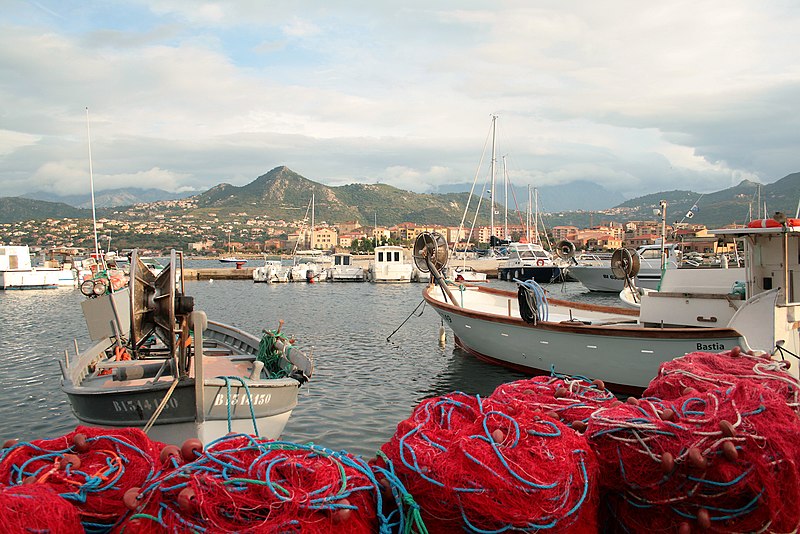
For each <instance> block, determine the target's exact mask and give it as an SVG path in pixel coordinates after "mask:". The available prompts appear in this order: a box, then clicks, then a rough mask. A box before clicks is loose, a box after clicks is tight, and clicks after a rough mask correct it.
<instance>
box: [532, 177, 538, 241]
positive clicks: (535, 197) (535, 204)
mask: <svg viewBox="0 0 800 534" xmlns="http://www.w3.org/2000/svg"><path fill="white" fill-rule="evenodd" d="M533 209H534V211H533V237H534V238H535V239H536V242H537V243H539V190H538V189H536V188H535V187H534V188H533Z"/></svg>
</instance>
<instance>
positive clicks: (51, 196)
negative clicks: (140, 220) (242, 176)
mask: <svg viewBox="0 0 800 534" xmlns="http://www.w3.org/2000/svg"><path fill="white" fill-rule="evenodd" d="M193 194H195V193H170V192H169V191H164V190H163V189H153V188H150V189H143V188H139V187H125V188H122V189H107V190H105V191H95V194H94V203H95V207H97V208H113V207H117V206H132V205H133V204H147V203H150V202H158V201H159V200H179V199H181V198H187V197H190V196H192V195H193ZM23 197H24V198H29V199H32V200H46V201H48V202H63V203H64V204H69V205H70V206H74V207H76V208H86V209H91V207H92V197H91V195H90V194H89V193H86V194H83V195H57V194H55V193H50V192H48V191H36V192H33V193H28V194H26V195H23Z"/></svg>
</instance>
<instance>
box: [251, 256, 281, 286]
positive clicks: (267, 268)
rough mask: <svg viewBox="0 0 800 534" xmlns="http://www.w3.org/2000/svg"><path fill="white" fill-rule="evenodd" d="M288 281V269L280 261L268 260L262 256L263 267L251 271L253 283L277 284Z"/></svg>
mask: <svg viewBox="0 0 800 534" xmlns="http://www.w3.org/2000/svg"><path fill="white" fill-rule="evenodd" d="M288 281H289V267H288V266H284V265H283V263H282V262H281V261H280V260H268V259H267V257H266V256H264V265H262V266H260V267H256V268H255V269H253V282H262V283H266V284H277V283H282V282H288Z"/></svg>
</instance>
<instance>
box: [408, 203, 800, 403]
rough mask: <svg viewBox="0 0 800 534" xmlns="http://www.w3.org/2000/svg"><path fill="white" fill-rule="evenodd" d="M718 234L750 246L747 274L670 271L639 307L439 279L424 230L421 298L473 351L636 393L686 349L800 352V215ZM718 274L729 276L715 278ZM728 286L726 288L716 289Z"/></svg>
mask: <svg viewBox="0 0 800 534" xmlns="http://www.w3.org/2000/svg"><path fill="white" fill-rule="evenodd" d="M713 233H714V234H716V235H718V236H720V237H724V238H734V239H737V240H740V241H743V242H744V250H745V266H746V267H745V268H744V270H742V271H738V272H736V271H735V270H730V271H731V272H730V273H721V271H724V270H722V269H719V270H708V271H705V272H706V273H707V277H706V276H703V277H702V279H701V280H700V281H699V282H698V280H697V277H698V274H699V272H693V271H696V270H685V271H684V270H676V272H675V273H672V272H670V275H673V274H675V275H677V276H678V277H679V278H676V279H675V282H674V285H671V286H670V287H671V288H672V289H673V290H671V291H661V292H652V293H645V294H644V295H643V296H642V302H641V307H640V308H639V309H638V310H636V309H631V308H628V307H616V306H598V305H593V304H588V303H577V302H570V301H564V300H559V299H555V298H552V297H551V296H550V295H548V294H547V293H546V292H545V291H544V290H543V289H542V288H541V287H540V286H539V285H538V284H536V283H535V282H522V283H519V284H518V291H516V292H512V291H504V290H500V289H496V288H493V287H482V286H477V285H464V286H459V287H458V288H452V286H447V285H445V284H443V283H438V282H439V280H438V278H439V277H438V276H436V273H437V270H438V269H439V267H440V266H441V265H443V264H446V253H444V254H442V253H441V247H440V246H439V241H440V239H439V238H440V237H441V236H439V238H437V237H436V236H435V235H433V236H432V235H426V234H421V235H420V236H419V237H418V238H417V239H418V244H415V259H416V258H418V257H422V258H425V259H426V263H427V264H429V265H430V268H431V272H433V273H434V275H435V277H436V278H437V285H431V286H428V287H427V288H426V289H425V290H424V292H423V298H424V299H425V301H426V302H427V303H428V304H430V305H431V306H432V307H433V308H434V309H435V310H436V311H437V313H438V314H439V315H440V316H441V318H442V319H443V321H444V324H446V325H447V326H448V327H449V328H450V329H451V330H452V331H453V333H454V335H455V341H456V344H457V345H458V346H460V347H462V348H463V349H464V350H466V351H467V352H469V353H471V354H473V355H475V356H476V357H478V358H480V359H483V360H486V361H489V362H492V363H495V364H498V365H502V366H506V367H509V368H513V369H517V370H520V371H523V372H527V373H531V374H538V373H550V372H551V371H556V372H558V373H564V374H568V375H581V376H586V377H591V378H596V379H602V380H603V381H605V382H606V383H607V384H609V385H613V387H614V388H615V391H619V392H631V393H639V392H641V390H642V389H643V388H644V387H646V386H647V384H648V383H649V381H650V380H651V379H652V378H653V377H654V376H656V373H657V371H658V367H659V365H660V364H661V363H662V362H664V361H667V360H671V359H673V358H676V357H679V356H683V355H684V354H687V353H690V352H695V351H714V352H722V351H726V350H730V349H731V348H733V347H734V346H739V347H742V349H743V350H758V351H763V352H764V353H766V354H767V355H768V356H769V355H772V354H775V355H777V356H783V355H784V354H793V355H797V354H798V352H800V336H799V334H798V328H797V324H798V322H800V276H797V275H796V273H798V272H800V220H796V219H788V221H787V222H786V223H784V224H783V225H781V224H778V225H777V226H770V227H765V228H754V227H747V228H736V229H722V230H714V231H713ZM420 239H423V242H422V243H419V241H420ZM426 239H427V241H425V240H426ZM444 246H445V249H446V243H445V245H444ZM417 251H419V252H417ZM443 256H444V263H443V262H442V261H441V259H442V257H443ZM429 258H438V260H437V261H433V260H431V259H429ZM720 274H727V275H728V276H729V277H728V278H727V279H726V280H724V281H721V280H717V281H714V278H715V276H714V275H717V277H719V276H720ZM739 278H741V280H739ZM693 279H694V280H693ZM730 282H733V284H732V287H730V289H728V290H726V291H722V290H721V289H717V290H712V289H713V287H714V285H715V284H716V286H717V287H722V286H723V285H724V286H727V284H728V283H730ZM737 282H738V283H737ZM777 356H776V357H777ZM795 363H796V362H795ZM797 367H798V366H797V365H796V364H795V365H793V366H792V368H793V369H794V371H793V372H794V373H797Z"/></svg>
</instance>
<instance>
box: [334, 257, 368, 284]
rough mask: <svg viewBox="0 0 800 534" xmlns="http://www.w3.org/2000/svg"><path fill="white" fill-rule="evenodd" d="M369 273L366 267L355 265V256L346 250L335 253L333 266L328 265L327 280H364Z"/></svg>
mask: <svg viewBox="0 0 800 534" xmlns="http://www.w3.org/2000/svg"><path fill="white" fill-rule="evenodd" d="M366 279H367V273H366V272H364V268H363V267H360V266H358V265H353V256H352V255H351V254H348V253H346V252H337V253H336V254H334V255H333V266H332V267H328V272H327V280H328V281H329V282H364V281H365V280H366Z"/></svg>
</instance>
